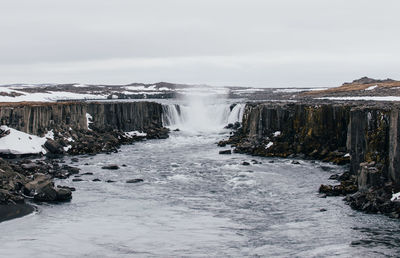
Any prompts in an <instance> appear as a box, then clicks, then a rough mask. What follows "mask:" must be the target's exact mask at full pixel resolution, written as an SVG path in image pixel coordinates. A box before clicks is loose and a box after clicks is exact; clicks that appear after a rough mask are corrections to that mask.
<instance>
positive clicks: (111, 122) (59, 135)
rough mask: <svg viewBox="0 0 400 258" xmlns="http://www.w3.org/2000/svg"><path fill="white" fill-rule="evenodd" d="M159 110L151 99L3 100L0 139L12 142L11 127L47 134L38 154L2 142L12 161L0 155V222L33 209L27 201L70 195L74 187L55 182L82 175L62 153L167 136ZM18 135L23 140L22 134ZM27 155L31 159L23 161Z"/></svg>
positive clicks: (109, 149) (110, 149)
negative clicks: (86, 101) (21, 101)
mask: <svg viewBox="0 0 400 258" xmlns="http://www.w3.org/2000/svg"><path fill="white" fill-rule="evenodd" d="M161 112H162V108H161V105H160V104H157V103H152V102H133V103H132V102H131V103H80V102H75V103H70V102H67V103H17V104H11V103H7V104H1V105H0V121H1V125H3V126H7V127H6V128H5V129H4V130H3V129H2V130H1V132H0V140H1V138H2V137H11V140H12V139H13V138H12V137H13V135H12V134H13V133H15V131H13V132H10V130H11V129H7V128H13V130H14V129H15V130H19V131H20V132H21V133H25V134H26V136H27V137H28V138H29V139H30V140H32V141H33V140H34V139H33V137H37V136H40V137H43V139H44V141H43V142H44V144H43V145H42V146H36V152H34V153H30V151H31V150H27V151H26V152H21V149H20V148H19V149H18V151H16V150H14V149H13V147H15V146H12V145H16V144H17V145H18V144H20V143H19V142H16V143H15V144H13V143H11V146H8V147H7V146H1V147H2V148H1V149H2V150H3V153H2V154H1V155H3V157H6V158H8V159H7V160H5V159H1V158H0V221H2V220H5V219H10V218H14V217H18V216H22V215H25V214H26V213H29V212H32V211H33V209H32V208H31V207H30V206H29V205H27V202H26V201H28V203H30V202H32V201H34V202H63V201H69V200H70V199H71V198H72V191H74V190H75V189H73V188H70V187H67V186H56V185H55V184H54V182H53V179H54V178H62V179H64V178H67V177H69V176H71V175H76V174H79V169H77V168H74V167H71V166H69V165H66V164H63V160H62V157H63V155H66V154H69V155H81V154H96V153H101V152H104V153H111V152H117V151H118V148H119V147H120V146H121V145H123V144H132V143H133V142H136V141H141V140H145V139H164V138H167V137H168V133H169V130H168V129H166V128H164V127H163V126H162V113H161ZM29 135H31V136H29ZM24 136H25V135H24ZM14 138H15V139H14V140H16V141H17V140H18V139H19V140H20V137H19V135H17V136H16V137H14ZM8 140H9V139H8ZM28 141H29V140H28ZM7 142H9V141H7ZM7 148H8V149H7ZM40 149H41V150H42V151H40ZM26 156H29V157H31V158H32V159H26V158H25V159H23V157H26ZM10 158H11V159H10Z"/></svg>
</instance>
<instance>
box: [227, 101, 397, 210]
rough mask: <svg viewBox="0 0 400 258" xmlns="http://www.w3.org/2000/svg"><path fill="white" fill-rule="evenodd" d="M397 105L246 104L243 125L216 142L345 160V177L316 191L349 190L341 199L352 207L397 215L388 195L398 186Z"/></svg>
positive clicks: (261, 152) (257, 151) (250, 149)
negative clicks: (333, 184) (347, 175)
mask: <svg viewBox="0 0 400 258" xmlns="http://www.w3.org/2000/svg"><path fill="white" fill-rule="evenodd" d="M399 108H400V106H398V105H394V104H393V105H385V104H377V103H375V104H370V105H366V104H363V105H359V104H358V103H345V102H343V103H329V102H316V101H314V102H304V103H287V102H275V103H258V104H254V103H253V104H248V105H247V106H246V110H245V113H244V117H243V124H242V127H241V128H239V129H238V130H237V132H236V133H235V134H234V135H233V136H231V137H230V139H228V140H226V141H221V142H220V143H219V145H220V146H224V145H226V144H232V145H233V146H234V147H235V152H239V153H248V154H252V155H259V156H277V157H300V158H307V159H319V160H323V161H327V162H333V163H336V164H339V165H343V164H349V170H350V171H349V177H348V178H346V180H341V184H340V185H336V186H321V188H320V191H321V192H323V193H325V194H327V195H346V194H352V195H349V196H348V197H347V199H346V200H347V201H348V202H349V204H350V205H351V206H352V207H353V208H357V209H361V210H365V211H368V212H382V213H386V214H390V215H391V216H394V217H398V216H400V206H399V205H396V204H393V203H392V202H391V201H390V197H391V195H392V193H393V192H399V191H400V172H399V169H400V166H399V165H400V149H399V136H400V134H399V132H400V131H399V130H400V123H399V122H400V120H399ZM356 191H357V193H355V194H354V192H356ZM388 207H389V208H388Z"/></svg>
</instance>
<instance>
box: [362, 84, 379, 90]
mask: <svg viewBox="0 0 400 258" xmlns="http://www.w3.org/2000/svg"><path fill="white" fill-rule="evenodd" d="M376 87H378V85H374V86H369V87H368V88H366V89H365V90H374V89H375V88H376Z"/></svg>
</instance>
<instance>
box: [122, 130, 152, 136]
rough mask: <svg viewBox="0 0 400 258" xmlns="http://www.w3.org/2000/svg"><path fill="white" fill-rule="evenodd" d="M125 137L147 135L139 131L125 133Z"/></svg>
mask: <svg viewBox="0 0 400 258" xmlns="http://www.w3.org/2000/svg"><path fill="white" fill-rule="evenodd" d="M125 135H126V136H128V137H133V136H142V137H144V136H147V133H144V132H139V131H132V132H125Z"/></svg>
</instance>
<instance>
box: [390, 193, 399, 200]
mask: <svg viewBox="0 0 400 258" xmlns="http://www.w3.org/2000/svg"><path fill="white" fill-rule="evenodd" d="M398 200H400V192H398V193H394V194H392V198H391V199H390V201H392V202H394V201H398Z"/></svg>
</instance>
